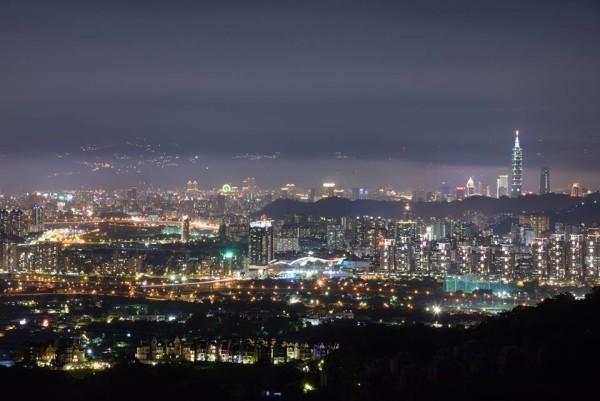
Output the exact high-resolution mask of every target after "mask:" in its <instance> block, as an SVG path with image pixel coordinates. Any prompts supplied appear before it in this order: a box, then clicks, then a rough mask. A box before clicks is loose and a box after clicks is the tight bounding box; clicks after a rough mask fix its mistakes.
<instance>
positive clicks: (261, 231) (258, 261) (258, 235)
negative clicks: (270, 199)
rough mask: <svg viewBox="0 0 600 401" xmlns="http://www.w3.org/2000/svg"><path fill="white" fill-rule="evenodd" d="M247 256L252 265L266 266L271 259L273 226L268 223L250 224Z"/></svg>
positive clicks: (266, 221)
mask: <svg viewBox="0 0 600 401" xmlns="http://www.w3.org/2000/svg"><path fill="white" fill-rule="evenodd" d="M248 256H249V258H250V264H253V265H266V264H268V263H269V261H271V260H272V259H273V226H272V225H271V222H270V221H268V220H259V221H254V222H251V223H250V235H249V238H248Z"/></svg>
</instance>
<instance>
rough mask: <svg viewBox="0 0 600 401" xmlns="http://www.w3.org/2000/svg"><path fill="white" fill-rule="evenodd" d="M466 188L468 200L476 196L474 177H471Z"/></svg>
mask: <svg viewBox="0 0 600 401" xmlns="http://www.w3.org/2000/svg"><path fill="white" fill-rule="evenodd" d="M466 188H467V193H466V196H467V198H468V197H469V196H473V195H475V182H474V181H473V177H469V180H468V181H467V186H466Z"/></svg>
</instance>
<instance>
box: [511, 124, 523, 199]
mask: <svg viewBox="0 0 600 401" xmlns="http://www.w3.org/2000/svg"><path fill="white" fill-rule="evenodd" d="M522 194H523V149H521V145H520V144H519V131H518V130H517V131H515V146H514V147H513V151H512V177H511V185H510V196H511V197H513V198H516V197H519V196H521V195H522Z"/></svg>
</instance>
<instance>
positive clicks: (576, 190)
mask: <svg viewBox="0 0 600 401" xmlns="http://www.w3.org/2000/svg"><path fill="white" fill-rule="evenodd" d="M571 196H573V197H576V198H578V197H580V196H582V191H581V185H579V183H578V182H574V183H573V185H571Z"/></svg>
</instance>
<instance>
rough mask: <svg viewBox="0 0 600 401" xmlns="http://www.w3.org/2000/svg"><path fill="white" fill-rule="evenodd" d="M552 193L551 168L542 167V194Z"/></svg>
mask: <svg viewBox="0 0 600 401" xmlns="http://www.w3.org/2000/svg"><path fill="white" fill-rule="evenodd" d="M549 193H550V169H549V168H548V167H542V170H541V172H540V195H545V194H549Z"/></svg>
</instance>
